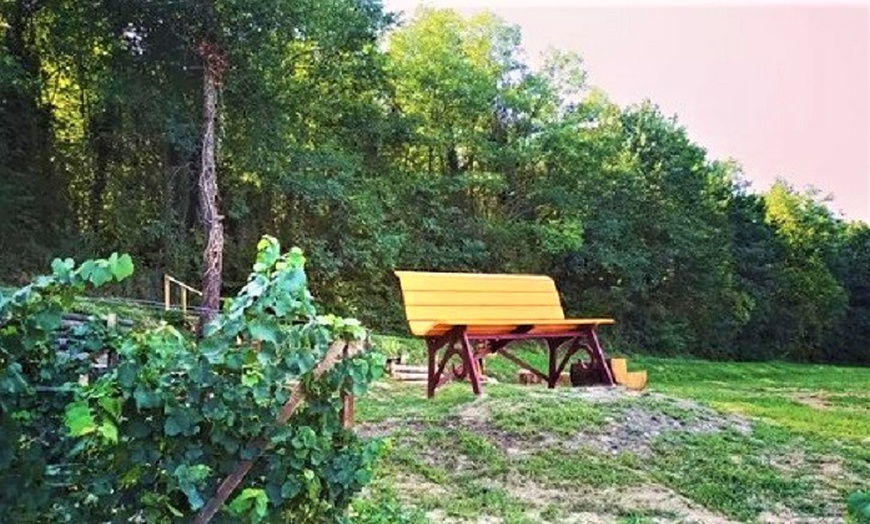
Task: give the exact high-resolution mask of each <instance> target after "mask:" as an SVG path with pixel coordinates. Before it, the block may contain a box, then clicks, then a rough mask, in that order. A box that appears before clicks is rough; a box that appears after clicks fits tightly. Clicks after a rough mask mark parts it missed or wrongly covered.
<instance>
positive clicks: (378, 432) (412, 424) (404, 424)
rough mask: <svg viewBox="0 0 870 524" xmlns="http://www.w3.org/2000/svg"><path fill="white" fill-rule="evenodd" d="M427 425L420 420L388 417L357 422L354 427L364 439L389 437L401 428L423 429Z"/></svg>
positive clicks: (410, 429)
mask: <svg viewBox="0 0 870 524" xmlns="http://www.w3.org/2000/svg"><path fill="white" fill-rule="evenodd" d="M427 427H429V425H428V424H426V423H425V422H421V421H419V420H400V419H397V418H388V419H385V420H382V421H380V422H373V423H368V424H357V425H356V426H355V427H354V428H353V429H354V432H356V434H357V435H359V436H360V437H361V438H363V439H374V438H383V437H389V436H390V435H392V434H393V433H395V432H397V431H400V430H409V431H422V430H424V429H426V428H427Z"/></svg>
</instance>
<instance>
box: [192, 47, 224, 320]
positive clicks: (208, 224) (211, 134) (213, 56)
mask: <svg viewBox="0 0 870 524" xmlns="http://www.w3.org/2000/svg"><path fill="white" fill-rule="evenodd" d="M200 53H201V54H202V56H203V60H204V65H205V68H204V73H203V133H202V169H201V170H200V173H199V184H198V185H199V195H200V199H199V202H200V216H201V217H202V222H203V227H204V228H205V234H206V238H207V240H206V246H205V252H204V253H203V257H202V258H203V272H202V307H203V314H202V322H201V325H205V324H206V323H207V322H208V321H210V320H211V319H212V318H214V317H215V315H216V314H217V312H218V311H219V310H220V298H221V275H222V271H223V248H224V228H223V223H222V222H221V220H222V219H223V217H222V216H221V215H219V214H218V208H217V198H218V186H217V172H216V171H215V149H216V143H215V120H216V119H217V92H218V87H219V85H220V81H221V74H222V72H223V57H222V56H221V54H220V52H219V51H218V50H217V49H216V48H215V47H214V46H211V45H209V44H208V43H204V44H202V46H201V47H200Z"/></svg>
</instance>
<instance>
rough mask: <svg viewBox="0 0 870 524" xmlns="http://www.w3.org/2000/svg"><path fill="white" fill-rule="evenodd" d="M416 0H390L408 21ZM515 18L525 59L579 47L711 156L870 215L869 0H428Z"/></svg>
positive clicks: (590, 78) (625, 101) (841, 210)
mask: <svg viewBox="0 0 870 524" xmlns="http://www.w3.org/2000/svg"><path fill="white" fill-rule="evenodd" d="M419 4H420V2H418V1H417V0H385V1H384V5H385V7H386V8H387V9H388V10H390V11H405V12H406V16H405V18H408V19H409V18H411V16H412V14H413V12H414V9H415V8H416V7H417V6H418V5H419ZM425 4H426V5H429V6H432V7H450V8H454V9H456V10H458V11H460V12H462V13H465V14H471V13H474V12H477V11H480V10H484V9H485V10H489V11H492V12H494V13H496V14H497V15H498V16H500V17H501V18H503V19H504V20H505V21H506V22H508V23H510V24H516V25H519V26H520V29H521V31H522V35H523V47H524V48H525V50H526V54H527V56H528V58H529V61H530V63H532V64H534V63H535V60H534V58H535V57H537V56H538V55H539V54H540V52H542V51H544V50H545V49H547V48H548V47H555V48H558V49H563V50H574V51H577V52H578V53H580V55H581V56H582V57H583V59H584V62H585V65H586V71H587V82H588V83H589V84H590V85H593V86H597V87H600V88H602V89H603V90H604V91H605V92H607V94H608V95H609V97H610V98H611V100H613V101H614V102H616V103H618V104H620V105H623V106H624V105H629V104H633V103H639V102H641V101H643V100H644V99H649V100H651V101H652V102H654V103H656V104H658V105H659V107H660V108H661V109H662V111H663V112H664V113H665V114H667V115H674V114H675V115H677V118H678V121H679V122H680V123H681V124H682V125H683V126H685V127H686V129H687V130H688V132H689V135H690V137H691V138H692V140H694V141H695V142H697V143H698V144H700V145H701V146H703V147H704V148H706V149H707V151H708V154H709V156H710V157H711V158H716V159H723V160H724V159H728V158H731V159H734V160H736V161H738V162H739V163H740V164H741V165H742V166H743V171H744V175H745V177H746V179H747V180H749V181H750V182H751V188H752V189H753V190H755V191H759V192H761V191H765V190H767V189H768V188H769V187H770V184H771V183H773V181H774V180H775V179H776V177H782V178H784V179H786V180H788V181H789V182H790V183H791V184H792V185H793V186H794V187H795V188H796V189H798V190H802V189H804V188H806V187H807V186H809V185H812V186H814V187H815V188H817V189H818V190H820V192H821V194H822V195H823V196H824V195H830V196H831V197H832V200H831V202H829V203H828V206H829V207H830V208H831V209H832V210H833V211H834V212H835V213H837V214H838V215H839V216H842V217H844V218H846V219H847V220H863V221H865V222H867V223H870V3H868V2H854V1H853V2H833V1H831V2H821V1H820V2H814V3H810V2H794V1H793V2H784V1H767V2H765V1H761V0H759V1H755V2H749V1H735V0H732V1H731V2H728V3H725V2H714V1H704V0H695V1H682V2H680V1H671V2H668V3H664V2H660V1H655V0H646V1H643V0H636V1H633V2H630V1H625V0H614V1H611V2H604V1H581V0H573V1H572V0H562V1H552V0H550V1H548V0H542V1H538V2H534V1H530V0H528V1H523V0H519V1H513V2H510V1H494V0H490V1H488V2H486V1H481V0H467V1H465V2H462V1H459V0H453V1H450V0H428V1H426V2H425Z"/></svg>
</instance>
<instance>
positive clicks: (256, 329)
mask: <svg viewBox="0 0 870 524" xmlns="http://www.w3.org/2000/svg"><path fill="white" fill-rule="evenodd" d="M248 332H249V333H250V334H251V338H253V339H254V340H261V341H264V342H271V343H272V344H276V343H277V342H278V335H279V333H280V332H281V330H280V328H279V327H278V323H277V322H275V320H274V319H271V318H256V319H253V320H252V321H251V322H250V323H249V324H248Z"/></svg>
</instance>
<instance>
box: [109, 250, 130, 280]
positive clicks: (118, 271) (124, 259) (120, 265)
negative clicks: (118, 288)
mask: <svg viewBox="0 0 870 524" xmlns="http://www.w3.org/2000/svg"><path fill="white" fill-rule="evenodd" d="M112 256H114V257H116V258H115V260H114V261H112V260H111V259H110V261H109V264H110V266H111V267H110V269H111V271H112V275H114V277H115V280H117V281H118V282H120V281H122V280H124V279H125V278H127V277H129V276H130V275H132V274H133V259H132V258H130V255H128V254H126V253H125V254H123V255H121V256H120V257H118V256H117V254H116V253H112Z"/></svg>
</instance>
